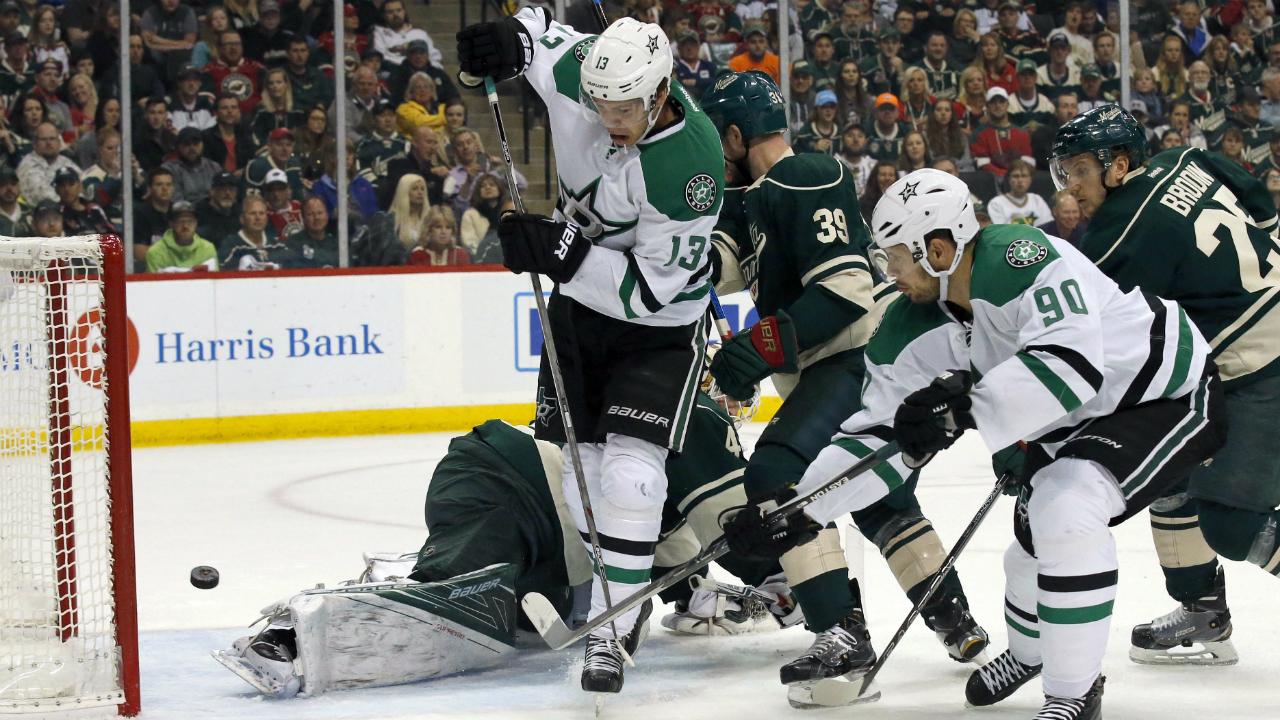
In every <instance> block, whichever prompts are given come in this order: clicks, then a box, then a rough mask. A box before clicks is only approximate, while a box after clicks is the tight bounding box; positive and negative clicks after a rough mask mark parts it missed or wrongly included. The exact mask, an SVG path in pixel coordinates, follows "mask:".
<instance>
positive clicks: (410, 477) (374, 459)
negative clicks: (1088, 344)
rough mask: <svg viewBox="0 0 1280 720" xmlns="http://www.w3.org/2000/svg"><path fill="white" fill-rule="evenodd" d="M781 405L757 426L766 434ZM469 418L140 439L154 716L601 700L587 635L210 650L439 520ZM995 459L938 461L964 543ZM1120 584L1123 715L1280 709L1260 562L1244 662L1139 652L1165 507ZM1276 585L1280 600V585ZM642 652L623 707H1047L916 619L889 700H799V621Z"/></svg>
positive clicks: (412, 712) (987, 560)
mask: <svg viewBox="0 0 1280 720" xmlns="http://www.w3.org/2000/svg"><path fill="white" fill-rule="evenodd" d="M763 427H764V426H763V424H762V423H755V424H752V425H748V426H747V427H746V428H745V429H744V431H743V440H744V445H747V446H750V445H752V444H753V443H754V441H755V438H756V437H757V436H758V435H759V433H760V431H761V430H762V429H763ZM451 437H452V434H443V433H441V434H427V435H388V436H378V437H351V438H324V439H307V440H283V441H272V442H260V443H241V444H221V445H201V446H181V447H166V448H149V449H140V450H136V451H135V452H134V455H133V461H134V487H135V495H136V499H135V515H136V528H137V547H138V597H139V616H140V618H139V619H140V624H141V629H142V634H141V637H140V642H141V662H142V705H143V714H142V717H143V718H147V719H160V718H164V719H166V720H167V719H169V718H173V719H178V718H226V719H228V720H241V719H243V720H247V719H250V718H252V719H255V720H257V719H264V720H265V719H269V718H270V719H274V718H299V719H303V718H306V719H310V718H317V719H322V718H323V719H328V718H361V719H362V720H372V719H373V718H424V717H436V716H440V717H444V716H447V717H449V718H450V719H451V720H465V719H467V718H479V717H484V718H486V719H487V720H497V719H499V718H584V719H585V718H590V717H592V713H593V710H594V705H593V702H592V700H591V699H590V698H589V697H588V696H587V695H586V694H585V693H583V692H582V691H581V690H579V689H578V672H579V670H580V668H581V665H582V648H581V647H579V646H574V647H572V648H569V649H566V650H563V651H559V652H555V651H551V650H548V649H547V648H546V647H545V646H544V645H543V644H542V642H541V640H540V639H538V638H536V637H533V638H528V639H526V640H525V642H524V643H523V649H522V652H520V653H518V654H517V655H516V656H515V657H514V660H513V661H511V662H508V663H507V664H505V665H503V666H499V667H495V668H491V669H488V670H481V671H473V672H469V673H465V674H461V675H455V676H452V677H448V678H442V679H438V680H432V681H426V682H421V683H417V684H413V685H405V686H399V687H389V688H378V689H371V690H355V691H345V692H333V693H326V694H324V695H322V696H319V697H315V698H295V699H292V700H286V701H274V700H266V699H264V698H262V696H260V695H259V694H258V693H257V691H255V690H253V689H252V688H251V687H250V686H249V685H248V684H246V683H245V682H244V681H243V680H241V679H239V678H238V677H236V676H234V675H232V674H231V673H230V672H228V671H227V670H226V669H224V668H223V667H222V666H221V665H219V664H217V663H216V662H215V661H214V660H213V659H212V658H211V657H210V656H209V651H210V650H214V649H219V648H226V647H228V646H229V645H230V643H231V641H232V640H233V639H235V638H237V637H240V636H242V635H245V634H248V631H246V630H245V626H246V625H248V624H249V623H250V622H251V621H253V620H254V619H255V618H257V617H258V615H257V613H258V610H259V609H260V608H262V607H263V606H265V605H267V604H268V603H270V602H272V601H274V600H277V599H280V598H283V597H287V596H289V595H291V594H292V593H294V592H296V591H298V590H302V589H304V588H310V587H314V586H315V585H316V584H317V583H326V584H327V585H332V584H336V583H338V582H340V581H343V580H348V579H351V578H354V577H356V576H357V575H358V574H359V572H360V571H361V569H362V562H361V553H362V551H383V550H401V551H411V550H417V549H418V548H419V547H421V545H422V543H423V540H424V538H425V535H426V528H425V524H424V521H423V499H424V496H425V492H426V488H427V484H428V483H429V481H430V477H431V470H432V468H433V467H434V465H435V463H436V462H437V461H438V460H439V459H440V457H441V456H442V455H443V454H444V452H445V451H446V449H447V447H448V443H449V439H450V438H451ZM993 482H994V477H993V476H992V473H991V470H990V464H989V459H988V456H987V454H986V453H985V450H984V448H983V446H982V444H981V441H980V440H979V439H978V437H977V436H976V435H975V434H973V433H970V434H968V435H967V436H965V437H964V438H962V440H961V442H960V443H958V444H957V445H956V446H955V447H954V448H952V449H951V450H949V451H947V452H946V453H944V454H942V455H941V456H939V457H938V458H936V459H935V460H934V461H933V462H932V463H931V464H930V465H929V466H928V467H927V468H926V470H925V474H924V479H923V480H922V482H921V484H920V493H919V494H920V501H921V504H922V506H923V508H924V511H925V513H926V515H927V516H928V517H930V518H931V519H932V520H933V523H934V525H935V526H936V527H937V529H938V532H939V533H940V534H941V536H942V538H943V541H944V542H945V543H947V544H948V545H950V543H951V542H953V541H954V540H955V538H956V537H958V536H959V534H960V532H961V531H962V530H963V528H964V527H965V525H966V524H967V523H968V522H969V520H970V519H971V517H972V516H973V514H974V512H975V511H976V510H977V508H978V506H979V505H980V504H981V502H982V500H983V499H984V498H985V497H986V495H987V494H988V492H990V488H991V485H992V483H993ZM1012 508H1013V500H1012V498H1008V497H1005V498H1002V499H1001V500H1000V502H999V504H998V505H997V506H996V508H995V509H994V510H993V511H992V513H991V515H990V516H989V517H988V519H987V522H986V523H985V525H984V526H983V527H982V528H981V530H980V531H979V532H978V534H977V536H976V537H975V538H974V540H973V543H972V544H971V545H970V546H969V548H968V550H966V552H965V553H964V555H963V556H962V557H961V559H960V561H959V565H958V567H959V570H960V573H961V578H962V580H963V581H964V583H965V587H966V589H967V591H968V594H969V598H970V601H971V602H972V604H973V610H974V614H975V616H976V617H977V619H978V621H979V622H980V623H982V624H983V625H984V626H985V627H986V628H987V629H988V631H989V632H990V634H991V639H992V646H993V647H992V656H993V657H994V655H995V654H996V653H999V652H1000V651H1001V650H1003V649H1004V646H1005V626H1004V622H1003V613H1002V610H1001V608H1002V604H1003V583H1004V580H1003V570H1002V565H1001V558H1002V555H1003V552H1004V550H1005V548H1006V547H1007V546H1008V544H1009V542H1010V541H1011V540H1012V536H1013V533H1012V522H1011V515H1012ZM1116 535H1117V538H1118V541H1119V546H1120V558H1121V570H1120V591H1119V597H1118V599H1117V601H1116V605H1115V615H1114V622H1113V624H1112V628H1111V642H1110V644H1109V646H1108V652H1107V658H1106V664H1105V669H1104V672H1105V674H1106V675H1107V685H1106V694H1105V700H1104V703H1103V707H1104V710H1105V716H1106V717H1108V718H1121V719H1123V720H1142V719H1147V718H1149V719H1150V720H1169V719H1170V718H1213V719H1215V720H1229V719H1232V718H1276V717H1280V690H1277V685H1276V677H1277V675H1280V653H1277V652H1275V650H1276V648H1277V647H1278V646H1280V623H1277V622H1276V611H1277V603H1276V598H1277V597H1280V584H1277V582H1278V581H1277V580H1276V579H1275V578H1272V577H1269V576H1267V575H1265V574H1264V573H1263V572H1262V571H1261V570H1260V569H1258V568H1257V567H1255V566H1252V565H1244V564H1241V563H1228V565H1227V585H1228V597H1229V599H1230V601H1231V609H1232V612H1233V622H1234V624H1235V636H1234V639H1235V644H1236V648H1237V649H1238V651H1239V653H1240V664H1239V665H1236V666H1234V667H1220V668H1187V667H1182V668H1170V667H1159V668H1157V667H1146V666H1139V665H1135V664H1133V663H1132V662H1130V661H1129V659H1128V657H1127V651H1128V636H1129V630H1130V628H1131V627H1132V626H1133V625H1134V624H1136V623H1140V622H1146V621H1148V620H1150V619H1151V618H1152V617H1154V616H1156V615H1161V614H1164V613H1166V612H1168V611H1170V610H1172V609H1173V603H1172V601H1170V600H1169V598H1168V597H1167V596H1166V595H1165V593H1164V590H1163V578H1162V576H1161V573H1160V568H1159V565H1158V563H1157V560H1156V556H1155V552H1154V550H1153V548H1152V541H1151V530H1150V527H1149V525H1148V524H1147V520H1146V514H1145V513H1144V514H1141V515H1139V516H1138V517H1136V518H1134V519H1132V520H1130V521H1129V522H1128V523H1127V524H1125V525H1124V526H1122V527H1120V528H1117V529H1116ZM864 547H865V548H866V549H865V550H864V557H865V589H864V598H865V602H866V607H867V614H868V622H869V625H870V628H871V632H872V639H873V641H874V643H875V645H876V648H877V650H881V649H883V647H884V645H885V644H886V643H887V642H888V640H889V638H890V637H891V636H892V635H893V633H894V631H895V630H896V629H897V627H898V624H899V623H901V621H902V619H903V618H904V617H905V615H906V613H907V612H908V610H909V605H908V603H907V600H906V598H905V596H904V595H903V593H902V591H901V590H899V589H898V587H897V584H896V583H895V581H894V580H893V577H892V575H891V574H890V573H889V570H888V568H887V567H886V566H885V564H884V562H883V561H882V560H881V559H880V557H879V555H878V553H877V552H876V551H875V549H874V547H873V546H870V545H869V544H867V545H865V546H864ZM196 565H212V566H214V567H216V568H217V569H218V570H219V571H220V573H221V576H222V580H221V584H220V585H219V586H218V587H217V588H215V589H213V590H198V589H196V588H194V587H192V586H191V584H190V583H189V580H188V575H189V572H190V570H191V568H192V567H194V566H196ZM715 572H716V573H717V576H718V577H720V578H722V579H725V578H727V576H726V575H725V573H724V572H723V571H721V570H715ZM1267 600H1270V602H1267ZM664 612H665V610H661V609H657V610H655V612H654V623H653V628H654V629H653V633H652V634H651V635H650V638H649V641H648V643H647V644H646V645H645V646H644V648H643V649H642V651H641V653H640V654H639V655H638V657H637V662H638V667H637V668H634V669H628V670H627V675H626V687H625V689H624V691H623V693H622V694H621V695H619V696H618V697H616V698H613V699H611V700H610V701H609V703H608V705H606V707H605V709H604V712H603V714H602V717H604V718H628V719H630V718H661V719H662V720H673V719H676V718H681V719H683V718H702V719H713V718H732V719H733V720H744V719H746V718H771V719H772V718H786V717H796V718H800V717H805V716H808V715H810V714H812V715H813V716H815V717H840V718H894V719H896V720H906V719H912V720H914V719H917V718H919V719H924V718H930V719H932V718H952V717H954V718H961V717H972V718H993V719H994V718H1027V719H1028V720H1029V718H1031V717H1032V716H1033V715H1035V713H1036V711H1037V710H1038V709H1039V707H1040V705H1041V703H1042V700H1043V697H1042V695H1041V694H1040V691H1039V683H1038V681H1036V682H1033V683H1031V684H1029V685H1028V686H1027V687H1025V688H1023V689H1022V690H1021V691H1019V692H1018V693H1017V694H1016V695H1014V696H1013V697H1012V698H1010V699H1009V700H1007V701H1005V702H1004V703H1002V704H1000V705H998V706H995V707H992V708H983V709H967V708H965V707H964V691H963V688H964V682H965V679H966V678H967V677H968V675H969V673H970V668H971V666H961V665H959V664H957V663H955V662H953V661H952V660H950V659H949V658H948V657H947V655H946V653H945V652H944V650H943V649H942V646H941V645H940V644H939V643H938V641H937V640H936V639H935V638H934V637H933V634H932V633H930V632H929V631H928V630H927V629H926V628H925V627H924V626H923V625H922V624H920V623H919V622H917V625H916V626H915V627H914V628H912V630H911V631H910V632H909V633H908V634H907V636H906V638H905V639H904V641H903V642H902V644H901V645H900V646H899V647H898V649H897V650H896V651H895V652H894V654H893V656H892V657H891V658H890V661H889V663H888V665H887V666H886V667H885V669H884V671H883V672H882V673H881V675H880V676H879V680H878V682H879V684H880V687H881V690H882V692H883V697H882V699H881V700H880V701H879V702H877V703H872V704H866V705H859V706H855V707H851V708H841V709H833V710H819V711H801V710H793V709H791V707H790V706H789V705H788V704H787V701H786V693H785V690H784V688H783V687H782V686H781V685H780V684H779V683H778V667H779V666H780V665H782V664H783V663H785V662H787V661H788V660H790V659H791V658H793V657H794V656H796V655H798V654H799V653H800V652H802V651H803V650H804V649H805V648H806V647H808V645H809V643H810V641H811V640H812V637H813V636H812V634H810V633H808V632H806V631H804V630H803V629H799V628H793V629H790V630H786V631H778V632H773V633H765V634H752V635H747V636H742V637H717V638H701V637H687V636H685V637H677V636H674V635H672V634H671V633H669V632H667V631H666V630H665V629H664V628H662V627H661V626H659V625H658V623H657V619H658V618H660V617H661V615H662V614H663V613H664Z"/></svg>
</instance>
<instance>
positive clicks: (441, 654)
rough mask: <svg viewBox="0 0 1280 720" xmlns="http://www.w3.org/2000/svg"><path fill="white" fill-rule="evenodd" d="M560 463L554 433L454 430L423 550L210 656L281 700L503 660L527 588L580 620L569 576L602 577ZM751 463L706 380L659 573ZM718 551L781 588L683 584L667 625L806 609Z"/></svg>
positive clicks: (693, 540)
mask: <svg viewBox="0 0 1280 720" xmlns="http://www.w3.org/2000/svg"><path fill="white" fill-rule="evenodd" d="M560 464H561V452H560V449H559V448H558V447H557V446H556V445H554V444H552V443H549V442H543V441H540V440H534V439H533V436H532V434H531V433H530V432H529V431H528V430H527V429H526V428H518V427H513V426H511V425H508V424H507V423H505V422H502V421H501V420H490V421H488V422H486V423H484V424H482V425H479V426H477V427H476V428H475V429H474V430H472V432H470V433H468V434H467V435H464V436H461V437H458V438H455V439H454V440H453V441H452V442H451V443H450V444H449V452H448V453H447V454H446V455H445V457H444V458H443V459H441V461H440V462H439V464H438V465H437V466H436V468H435V471H434V473H433V474H432V477H431V484H430V486H429V487H428V489H427V499H426V521H427V528H428V531H429V537H428V538H427V541H426V543H425V545H424V546H423V547H422V549H421V550H420V551H419V552H418V553H416V554H414V553H409V554H407V555H401V554H400V553H378V554H373V555H366V556H365V565H366V567H365V572H364V573H362V574H361V576H360V578H359V579H358V580H356V581H353V582H351V583H348V584H344V585H343V586H340V587H336V588H332V589H323V588H321V589H316V590H306V591H303V592H301V593H299V594H297V595H294V596H293V597H291V598H288V599H285V600H283V601H281V602H278V603H275V604H273V605H271V606H269V607H267V608H266V609H264V610H263V612H262V614H263V615H264V616H267V618H268V626H267V628H266V629H265V630H263V631H262V632H261V633H259V634H258V635H256V636H250V637H244V638H241V639H239V640H237V641H236V642H235V643H234V644H233V646H232V648H231V649H229V650H218V651H215V652H214V653H213V655H214V657H215V658H216V659H217V660H218V661H219V662H221V663H222V664H223V665H225V666H226V667H227V668H228V669H230V670H231V671H232V672H234V673H235V674H237V675H239V676H240V677H241V678H243V679H245V680H246V681H247V682H249V683H250V684H251V685H253V686H254V687H256V688H258V689H259V690H261V691H262V692H263V693H266V694H268V695H272V696H277V697H290V696H293V695H295V694H297V693H299V692H304V693H306V694H309V695H316V694H319V693H322V692H324V691H326V690H338V689H349V688H358V687H376V686H383V685H397V684H402V683H408V682H415V681H418V680H423V679H426V678H433V677H441V676H444V675H449V674H452V673H456V672H461V671H463V670H467V669H471V668H477V667H484V666H487V665H492V664H495V663H498V662H501V661H502V660H503V659H504V658H505V657H506V656H507V655H508V654H509V653H511V652H512V651H513V650H514V649H515V631H516V625H517V623H518V622H520V623H521V624H524V622H527V621H525V618H524V617H523V615H522V614H519V613H520V611H518V610H517V608H518V607H519V603H518V600H519V598H520V597H522V596H523V595H524V594H525V593H528V592H535V591H536V592H538V593H541V594H542V595H544V596H545V597H547V598H548V599H550V600H551V601H552V602H553V603H556V604H557V606H558V609H559V610H560V611H561V614H562V615H564V616H566V617H569V616H570V615H571V614H577V613H574V612H573V611H574V607H573V606H574V602H573V601H574V595H575V593H574V592H573V588H574V586H577V585H582V584H584V583H589V582H590V579H591V560H590V557H589V555H588V554H587V552H586V550H585V549H584V548H583V545H582V543H581V542H579V541H578V530H577V527H576V526H575V525H574V522H573V519H572V517H570V515H569V511H568V508H567V507H566V503H565V498H564V497H563V493H562V490H561V483H560V478H561V473H560ZM745 467H746V462H745V460H743V458H742V450H741V445H740V443H739V441H738V435H737V432H736V430H735V427H734V422H733V421H732V420H730V418H729V416H728V415H727V414H726V412H725V411H724V409H723V408H721V407H720V405H718V404H717V403H716V401H714V400H712V399H711V397H710V396H708V395H707V394H705V393H699V397H698V405H697V408H696V410H695V412H694V413H693V418H692V420H691V425H690V429H689V436H688V441H687V442H686V444H685V450H684V452H683V453H681V454H680V455H679V456H672V457H669V458H668V460H667V462H666V474H667V484H668V493H667V501H666V504H665V506H664V509H663V532H662V535H661V538H660V541H659V543H658V546H657V548H656V550H655V551H654V552H655V556H656V557H655V562H654V572H655V573H658V574H661V573H662V572H663V571H664V570H665V569H667V568H671V567H674V566H676V565H679V564H681V563H684V562H686V561H687V560H690V559H691V558H693V557H694V555H696V554H697V553H698V552H700V551H701V549H702V548H703V547H705V546H706V545H709V544H710V543H711V542H713V541H714V540H716V539H717V538H719V537H720V534H721V532H720V527H719V525H718V524H717V518H718V517H719V515H720V513H721V512H722V511H724V510H725V509H727V508H729V507H732V506H737V505H743V504H745V503H746V495H745V493H744V492H743V489H742V473H743V468H745ZM548 479H550V480H551V482H548ZM719 563H720V565H721V566H722V567H724V568H725V569H726V570H727V571H729V572H731V573H733V574H734V575H735V576H737V577H738V578H740V579H741V580H742V581H743V582H745V583H747V584H749V585H752V586H756V587H759V588H760V589H762V590H763V591H765V592H766V593H767V594H770V595H771V596H773V597H775V598H776V599H777V601H776V602H775V603H773V605H772V606H770V607H768V608H766V607H764V605H763V604H761V603H759V602H758V601H754V600H746V601H743V603H739V602H737V601H734V600H727V599H726V598H725V597H724V596H723V595H717V594H716V593H715V592H709V591H705V590H699V591H697V592H694V591H693V590H692V589H691V588H690V587H689V586H688V585H684V584H681V585H680V586H678V587H676V588H672V589H671V590H669V591H668V592H666V593H663V595H662V599H663V600H664V601H665V602H674V603H675V604H676V610H677V612H676V613H673V614H671V615H668V616H667V617H665V618H663V620H662V624H663V625H664V626H666V627H668V628H669V629H671V630H674V631H676V632H683V633H695V634H700V635H715V634H737V633H743V632H750V631H752V630H756V631H760V630H769V629H774V628H777V627H778V625H779V624H782V625H784V626H789V625H792V624H795V623H797V622H799V621H800V620H802V619H803V617H802V616H801V614H800V613H799V611H798V610H797V609H796V608H795V604H794V602H793V600H792V598H791V593H790V590H789V589H788V588H787V587H786V586H785V580H784V579H783V578H782V576H781V571H780V569H779V568H778V566H777V563H776V562H772V561H759V560H747V559H743V558H741V557H738V556H734V555H732V554H730V555H726V556H725V557H723V558H721V559H720V561H719ZM645 581H646V582H647V581H648V578H645ZM648 610H649V608H646V612H645V614H644V617H645V618H646V619H647V617H648ZM771 611H772V612H771ZM580 614H581V615H582V616H584V617H585V608H584V609H582V610H581V613H580ZM775 616H776V619H775ZM522 621H524V622H522Z"/></svg>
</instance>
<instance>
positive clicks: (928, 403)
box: [893, 370, 977, 467]
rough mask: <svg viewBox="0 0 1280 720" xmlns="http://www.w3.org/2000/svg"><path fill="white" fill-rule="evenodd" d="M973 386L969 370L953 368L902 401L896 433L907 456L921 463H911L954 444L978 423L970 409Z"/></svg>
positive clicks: (897, 417)
mask: <svg viewBox="0 0 1280 720" xmlns="http://www.w3.org/2000/svg"><path fill="white" fill-rule="evenodd" d="M972 388H973V376H972V375H971V374H970V373H969V372H968V371H967V370H952V371H950V372H945V373H943V374H942V375H939V376H938V377H937V378H935V379H934V381H933V382H931V383H929V385H928V387H925V388H922V389H920V390H917V391H915V392H913V393H911V394H910V395H908V396H907V398H906V400H903V401H902V405H901V406H899V407H898V413H897V415H895V416H894V418H893V434H894V438H895V439H896V440H897V441H898V445H899V447H901V448H902V454H903V457H904V459H907V460H909V461H910V460H914V461H915V462H918V463H919V464H912V463H911V462H908V464H909V465H911V466H912V467H919V466H920V465H923V464H924V462H927V461H928V459H929V457H931V456H932V455H933V453H936V452H939V451H942V450H946V449H947V448H949V447H951V445H952V444H953V443H954V442H955V441H956V439H957V438H959V437H960V435H961V433H963V432H964V431H965V430H968V429H972V428H976V427H977V424H976V423H974V420H973V415H972V414H971V413H970V412H969V409H970V408H971V407H972V406H973V403H972V401H971V400H970V399H969V390H971V389H972ZM921 459H923V461H921Z"/></svg>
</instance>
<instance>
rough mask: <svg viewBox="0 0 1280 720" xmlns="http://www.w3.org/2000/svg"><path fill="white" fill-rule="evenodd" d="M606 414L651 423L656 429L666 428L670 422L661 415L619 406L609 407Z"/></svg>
mask: <svg viewBox="0 0 1280 720" xmlns="http://www.w3.org/2000/svg"><path fill="white" fill-rule="evenodd" d="M608 414H609V415H618V416H621V417H629V418H635V419H636V420H639V421H641V422H647V423H653V424H654V425H657V426H658V427H667V426H668V425H669V424H670V422H671V421H670V420H668V419H667V418H664V417H662V416H661V415H656V414H654V413H651V412H642V411H640V410H636V409H635V408H629V407H623V406H621V405H610V406H609V412H608Z"/></svg>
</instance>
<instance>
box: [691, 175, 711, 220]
mask: <svg viewBox="0 0 1280 720" xmlns="http://www.w3.org/2000/svg"><path fill="white" fill-rule="evenodd" d="M684 199H685V201H686V202H688V203H689V207H691V208H693V209H694V210H697V211H698V212H704V211H706V210H707V209H708V208H710V207H711V206H712V205H714V204H715V202H716V181H715V178H713V177H711V176H710V175H707V174H706V173H702V174H700V175H694V176H693V177H692V178H690V180H689V184H688V185H685V186H684Z"/></svg>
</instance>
